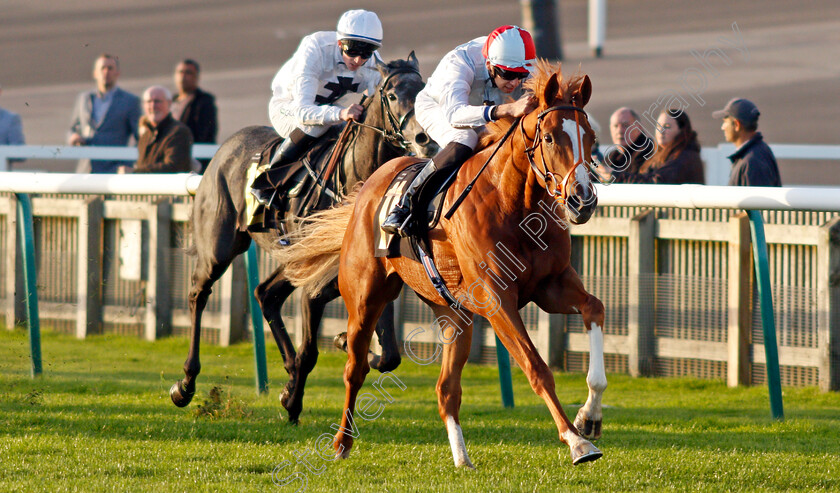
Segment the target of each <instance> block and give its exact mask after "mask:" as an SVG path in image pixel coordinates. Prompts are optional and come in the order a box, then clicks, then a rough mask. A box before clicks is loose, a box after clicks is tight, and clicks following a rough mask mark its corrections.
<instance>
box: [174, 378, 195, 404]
mask: <svg viewBox="0 0 840 493" xmlns="http://www.w3.org/2000/svg"><path fill="white" fill-rule="evenodd" d="M181 383H182V382H181V381H180V380H178V381H177V382H175V383H174V384H172V387H170V388H169V397H170V398H172V403H173V404H175V405H176V406H178V407H186V406H187V405H188V404H189V403H190V402H191V401H192V398H193V396H194V395H195V387H193V389H192V391H188V390H187V389H185V388H183V387H182V386H181Z"/></svg>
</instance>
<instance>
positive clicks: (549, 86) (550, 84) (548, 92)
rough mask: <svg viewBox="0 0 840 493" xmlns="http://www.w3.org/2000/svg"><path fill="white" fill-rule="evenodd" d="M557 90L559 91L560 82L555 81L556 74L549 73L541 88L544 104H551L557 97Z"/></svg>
mask: <svg viewBox="0 0 840 493" xmlns="http://www.w3.org/2000/svg"><path fill="white" fill-rule="evenodd" d="M558 92H560V83H559V82H557V74H551V77H549V78H548V81H547V82H546V83H545V88H544V89H543V100H544V101H545V105H546V106H551V103H553V102H554V100H555V99H556V98H557V93H558Z"/></svg>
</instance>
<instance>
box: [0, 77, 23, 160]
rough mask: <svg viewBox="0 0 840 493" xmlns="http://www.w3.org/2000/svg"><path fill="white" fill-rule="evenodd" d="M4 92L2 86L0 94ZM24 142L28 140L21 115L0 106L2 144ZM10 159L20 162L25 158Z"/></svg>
mask: <svg viewBox="0 0 840 493" xmlns="http://www.w3.org/2000/svg"><path fill="white" fill-rule="evenodd" d="M2 93H3V87H2V86H0V94H2ZM24 144H26V140H25V139H24V137H23V123H21V120H20V115H18V114H17V113H12V112H11V111H9V110H6V109H3V108H0V146H7V145H13V146H22V145H24ZM9 161H10V162H20V161H23V159H9Z"/></svg>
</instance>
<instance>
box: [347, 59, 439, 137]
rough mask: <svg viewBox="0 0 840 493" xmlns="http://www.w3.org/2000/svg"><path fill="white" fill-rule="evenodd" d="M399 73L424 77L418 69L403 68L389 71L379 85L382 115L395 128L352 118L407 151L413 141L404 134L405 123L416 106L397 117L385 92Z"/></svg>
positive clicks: (384, 120) (360, 125) (354, 122)
mask: <svg viewBox="0 0 840 493" xmlns="http://www.w3.org/2000/svg"><path fill="white" fill-rule="evenodd" d="M399 74H417V75H418V76H420V77H422V75H421V74H420V72H419V71H418V70H417V69H413V68H401V69H398V70H395V71H393V72H391V73H389V74H388V76H387V77H386V78H385V80H383V81H382V83H381V84H380V85H379V111H380V114H381V116H382V121H383V122H386V121H387V122H388V123H390V127H391V128H392V129H393V130H391V129H385V128H378V127H374V126H373V125H368V124H366V123H363V122H357V121H355V120H352V122H353V124H355V125H357V126H359V127H363V128H368V129H370V130H373V131H374V132H377V133H379V134H380V135H382V137H383V138H384V139H385V141H386V142H388V143H389V144H391V145H393V146H394V147H397V148H400V149H402V150H404V151H405V150H408V147H409V146H410V145H411V142H409V141H408V140H407V139H406V138H405V135H403V130H405V124H406V123H407V122H408V120H409V119H410V118H411V116H412V115H413V114H414V108H411V110H409V111H408V112H407V113H406V114H405V115H403V116H402V118H397V117H396V115H394V111H393V110H392V109H391V103H390V101H389V100H388V96H387V95H386V94H385V89H386V88H387V87H388V82H390V81H391V78H392V77H394V76H395V75H399Z"/></svg>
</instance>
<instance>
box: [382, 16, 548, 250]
mask: <svg viewBox="0 0 840 493" xmlns="http://www.w3.org/2000/svg"><path fill="white" fill-rule="evenodd" d="M536 56H537V53H536V48H535V47H534V41H533V40H532V39H531V34H530V33H528V31H526V30H524V29H522V28H519V27H516V26H501V27H498V28H496V29H494V30H493V32H491V33H490V35H489V36H482V37H480V38H476V39H474V40H472V41H468V42H467V43H464V44H462V45H460V46H458V47H457V48H455V49H454V50H452V51H450V52H449V53H447V54H446V56H444V57H443V59H442V60H441V61H440V63H439V64H438V66H437V68H436V69H435V71H434V72H433V73H432V76H431V77H429V80H428V82H426V87H425V88H424V89H423V90H422V91H420V93H419V94H418V95H417V101H416V102H415V104H414V111H415V112H416V115H417V122H418V123H419V124H420V126H422V127H423V129H424V130H425V131H426V133H427V134H429V136H430V137H431V138H432V139H433V140H434V141H435V142H437V143H438V145H440V146H441V148H442V149H441V151H440V152H439V153H438V154H437V155H436V156H435V157H434V159H433V160H432V161H430V162H429V163H428V164H427V165H426V167H425V168H423V170H421V171H420V173H419V174H418V175H417V177H416V178H415V179H414V181H413V182H412V183H411V184H410V185H409V186H408V187H407V189H406V191H405V194H404V195H403V197H402V199H401V200H400V202H399V203H398V204H397V205H396V206H395V207H394V209H393V210H392V211H391V213H390V214H389V216H388V218H387V219H386V220H385V221H384V222H383V223H382V229H383V230H384V231H386V232H388V233H398V234H400V235H404V234H405V232H406V231H405V228H407V226H408V223H407V220H408V219H409V216H410V204H411V199H412V197H413V195H414V194H415V193H416V192H417V190H419V189H420V187H421V186H422V185H423V183H425V181H426V180H428V178H429V177H430V176H432V174H434V172H435V171H436V170H440V169H444V168H451V167H453V166H460V165H461V164H463V162H464V161H466V160H467V158H468V157H470V156H471V155H472V153H473V150H474V149H475V146H476V145H477V144H478V132H477V130H479V129H480V128H481V127H483V126H484V125H486V124H487V123H488V122H491V121H494V120H497V119H499V118H502V117H512V118H516V117H519V116H523V115H526V114H528V113H530V112H531V111H533V110H534V108H535V107H536V99H535V98H534V97H533V95H531V94H528V93H525V91H523V88H522V82H523V80H524V79H526V78H527V77H528V76H529V75H530V69H531V68H532V65H533V63H534V60H535V59H536ZM510 99H514V101H513V102H511V103H506V102H505V101H507V100H510Z"/></svg>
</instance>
